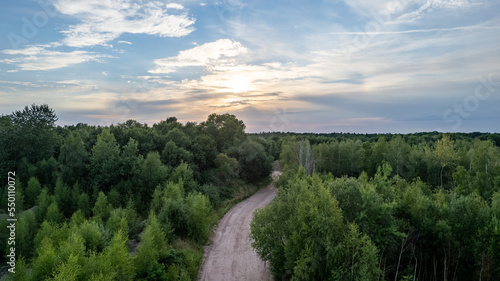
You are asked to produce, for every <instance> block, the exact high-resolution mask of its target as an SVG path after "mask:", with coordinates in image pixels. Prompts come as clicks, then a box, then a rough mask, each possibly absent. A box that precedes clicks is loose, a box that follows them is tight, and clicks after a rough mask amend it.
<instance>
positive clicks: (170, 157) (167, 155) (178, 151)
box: [161, 140, 193, 167]
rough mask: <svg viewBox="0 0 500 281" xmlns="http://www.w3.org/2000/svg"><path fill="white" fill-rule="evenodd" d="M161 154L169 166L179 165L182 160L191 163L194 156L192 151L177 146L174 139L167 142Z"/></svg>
mask: <svg viewBox="0 0 500 281" xmlns="http://www.w3.org/2000/svg"><path fill="white" fill-rule="evenodd" d="M161 156H162V160H163V163H165V165H167V166H169V167H177V166H178V165H179V164H180V163H181V162H182V161H184V162H187V163H190V162H192V158H193V155H192V153H191V152H189V151H188V150H186V149H184V148H182V147H179V146H177V144H176V143H175V142H173V141H172V140H170V141H169V142H167V144H165V147H164V148H163V151H162V153H161Z"/></svg>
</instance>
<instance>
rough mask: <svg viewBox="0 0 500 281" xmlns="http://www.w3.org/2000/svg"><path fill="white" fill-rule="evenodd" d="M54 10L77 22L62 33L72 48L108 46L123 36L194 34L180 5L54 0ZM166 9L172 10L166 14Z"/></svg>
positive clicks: (112, 0)
mask: <svg viewBox="0 0 500 281" xmlns="http://www.w3.org/2000/svg"><path fill="white" fill-rule="evenodd" d="M54 6H55V7H56V9H57V10H58V11H59V12H61V13H62V14H65V15H70V16H73V17H75V18H76V19H78V20H80V21H81V22H80V23H78V24H74V25H70V26H69V27H68V28H67V29H65V30H62V31H61V32H62V33H63V34H64V35H65V36H66V37H65V38H64V39H63V41H62V42H63V43H64V44H65V45H67V46H71V47H85V46H94V45H108V42H110V41H112V40H114V39H116V38H118V37H119V36H120V35H121V34H123V33H132V34H148V35H156V36H160V37H181V36H186V35H188V34H189V33H191V32H192V31H194V27H193V24H194V22H195V20H194V19H193V18H191V17H189V16H188V15H187V13H186V12H183V11H184V7H183V6H182V5H180V4H174V3H170V4H167V5H165V3H162V2H160V1H152V2H149V1H142V0H141V1H133V0H116V1H114V0H89V1H87V0H55V2H54ZM167 10H175V11H176V12H175V13H168V12H167Z"/></svg>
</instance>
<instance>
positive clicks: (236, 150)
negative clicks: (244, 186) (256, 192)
mask: <svg viewBox="0 0 500 281" xmlns="http://www.w3.org/2000/svg"><path fill="white" fill-rule="evenodd" d="M228 156H230V157H233V158H236V159H237V160H238V163H240V167H241V169H240V177H241V178H242V179H243V180H245V181H247V182H257V181H259V180H262V179H264V178H265V177H267V176H269V174H270V173H271V169H272V166H271V158H270V157H269V156H268V155H267V154H266V152H265V150H264V147H262V145H261V144H259V143H256V142H252V141H245V142H243V143H242V144H241V145H238V146H234V147H232V148H231V149H230V150H229V151H228Z"/></svg>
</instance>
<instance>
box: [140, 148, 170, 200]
mask: <svg viewBox="0 0 500 281" xmlns="http://www.w3.org/2000/svg"><path fill="white" fill-rule="evenodd" d="M139 169H140V171H141V174H140V179H139V180H140V184H139V188H140V190H139V194H140V197H141V198H142V202H143V203H144V204H146V203H149V202H150V200H151V195H152V194H153V191H154V189H155V187H156V186H157V185H159V184H161V183H163V182H164V181H165V180H166V179H167V172H168V170H167V167H165V166H164V165H163V164H162V163H161V160H160V155H159V154H158V152H150V153H148V155H147V157H146V159H142V160H140V162H139Z"/></svg>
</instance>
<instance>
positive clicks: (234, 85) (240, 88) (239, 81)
mask: <svg viewBox="0 0 500 281" xmlns="http://www.w3.org/2000/svg"><path fill="white" fill-rule="evenodd" d="M221 84H222V85H221V86H222V87H223V91H230V92H233V93H241V92H247V91H250V90H252V84H251V83H250V79H248V78H246V77H243V76H234V77H231V78H229V79H227V80H226V81H223V82H222V83H221Z"/></svg>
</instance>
